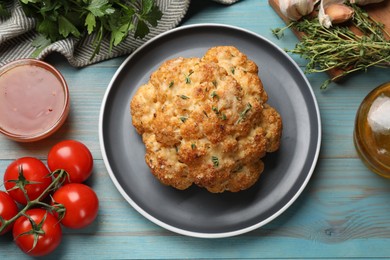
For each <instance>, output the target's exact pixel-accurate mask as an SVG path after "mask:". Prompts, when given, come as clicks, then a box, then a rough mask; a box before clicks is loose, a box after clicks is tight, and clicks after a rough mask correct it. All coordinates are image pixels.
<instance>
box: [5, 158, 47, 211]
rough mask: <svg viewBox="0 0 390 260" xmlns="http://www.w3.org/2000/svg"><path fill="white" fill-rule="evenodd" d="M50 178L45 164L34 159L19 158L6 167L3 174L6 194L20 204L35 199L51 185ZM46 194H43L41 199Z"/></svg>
mask: <svg viewBox="0 0 390 260" xmlns="http://www.w3.org/2000/svg"><path fill="white" fill-rule="evenodd" d="M51 182H52V177H51V176H50V172H49V170H48V169H47V167H46V166H45V164H44V163H43V162H42V161H41V160H39V159H37V158H34V157H21V158H19V159H17V160H15V161H13V162H12V163H11V164H10V165H8V167H7V169H6V170H5V174H4V186H5V189H6V190H7V192H8V194H9V195H10V196H11V197H12V198H13V199H14V200H15V201H16V202H19V203H20V204H23V205H26V204H27V198H26V196H27V197H28V199H29V200H30V201H31V200H35V199H37V198H38V197H39V196H41V194H42V193H43V192H44V191H45V190H46V189H47V187H48V186H49V185H50V184H51ZM46 195H47V194H43V195H42V197H41V199H43V198H44V197H45V196H46Z"/></svg>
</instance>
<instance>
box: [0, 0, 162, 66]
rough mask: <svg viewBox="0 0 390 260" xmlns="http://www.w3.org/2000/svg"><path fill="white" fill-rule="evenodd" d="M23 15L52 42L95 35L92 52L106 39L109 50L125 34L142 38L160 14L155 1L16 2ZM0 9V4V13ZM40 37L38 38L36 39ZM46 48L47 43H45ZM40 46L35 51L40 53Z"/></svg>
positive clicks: (120, 40)
mask: <svg viewBox="0 0 390 260" xmlns="http://www.w3.org/2000/svg"><path fill="white" fill-rule="evenodd" d="M20 2H21V4H22V7H23V11H24V12H25V14H26V15H27V16H30V17H33V18H35V20H36V30H37V32H38V33H39V34H41V35H42V36H43V37H44V38H46V39H49V40H50V41H51V43H52V42H55V41H58V40H62V39H66V38H69V37H75V38H82V37H86V36H87V35H91V34H95V37H94V45H93V46H94V48H95V50H94V53H93V55H92V57H91V59H92V58H93V57H94V55H96V54H97V53H99V50H100V46H101V44H102V41H103V39H104V38H105V37H106V36H108V37H109V41H110V51H111V50H112V48H113V47H115V46H117V45H119V44H120V43H122V42H123V41H124V40H125V39H126V38H127V37H128V36H129V35H133V36H134V37H135V38H144V37H145V36H146V35H147V34H149V33H150V27H156V26H157V25H158V21H159V20H160V19H161V17H162V12H161V11H160V9H159V7H158V6H157V5H156V3H155V0H127V1H123V0H122V1H120V0H77V1H51V0H20ZM3 9H4V7H3V6H2V5H1V4H0V13H1V12H2V10H3ZM39 37H41V36H39ZM45 45H46V46H47V44H45ZM42 46H44V45H42V44H40V45H39V47H37V50H36V52H38V51H39V50H43V49H42V48H41V47H42Z"/></svg>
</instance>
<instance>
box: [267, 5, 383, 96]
mask: <svg viewBox="0 0 390 260" xmlns="http://www.w3.org/2000/svg"><path fill="white" fill-rule="evenodd" d="M351 7H352V8H353V9H354V11H355V13H354V16H353V19H352V21H351V22H350V23H351V24H352V25H353V26H355V27H356V28H358V29H359V30H360V31H361V32H362V35H359V34H356V33H355V32H352V31H351V30H350V29H349V27H348V26H345V25H335V26H333V27H330V28H325V27H323V26H322V25H321V24H320V23H319V21H318V18H310V17H305V18H303V19H301V20H299V21H295V22H292V23H290V24H289V25H288V26H287V27H284V28H277V29H274V30H273V33H274V35H275V36H276V37H277V38H280V37H282V36H283V31H284V30H285V29H287V28H292V29H294V30H297V31H299V32H302V33H303V34H304V36H303V37H302V39H301V42H299V43H298V44H297V45H296V46H295V48H294V49H292V50H286V51H287V52H289V53H293V54H297V55H300V56H301V57H303V58H305V59H307V60H308V63H307V65H306V68H305V73H315V72H324V71H330V70H338V71H340V73H338V74H337V75H336V76H334V77H332V78H331V79H329V80H326V81H325V82H324V83H323V84H322V85H321V88H322V89H324V88H326V87H327V86H328V85H329V83H330V82H332V81H335V80H337V79H339V78H341V77H344V76H345V75H347V74H350V73H352V72H355V71H366V70H367V69H368V68H369V67H389V66H390V41H389V40H386V37H385V34H386V35H387V36H390V35H389V34H388V33H387V32H386V31H385V30H384V25H383V24H381V23H379V22H377V21H374V20H373V19H372V18H371V17H370V16H369V15H368V13H367V12H366V11H364V10H363V9H361V8H360V7H358V6H356V5H353V4H352V5H351Z"/></svg>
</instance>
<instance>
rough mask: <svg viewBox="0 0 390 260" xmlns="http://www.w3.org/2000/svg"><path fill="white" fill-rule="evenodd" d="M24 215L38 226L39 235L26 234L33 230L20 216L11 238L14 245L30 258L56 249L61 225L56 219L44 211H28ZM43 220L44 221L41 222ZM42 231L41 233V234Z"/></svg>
mask: <svg viewBox="0 0 390 260" xmlns="http://www.w3.org/2000/svg"><path fill="white" fill-rule="evenodd" d="M26 215H28V216H30V218H31V219H32V220H33V222H35V224H36V225H38V226H40V224H41V223H42V222H43V223H42V225H41V227H40V231H41V232H40V233H39V234H38V233H36V235H35V236H34V234H26V232H31V230H33V228H32V225H31V223H30V220H29V219H28V218H27V217H25V216H21V217H20V218H18V219H17V220H16V221H15V225H14V228H13V230H12V231H13V232H12V233H13V236H14V240H15V243H16V244H17V245H18V247H19V248H20V249H21V250H22V251H23V252H24V253H26V254H28V255H31V256H43V255H47V254H49V253H50V252H52V251H53V250H54V249H56V248H57V247H58V246H59V244H60V242H61V239H62V230H61V225H60V223H59V222H58V219H57V218H56V217H54V216H53V215H52V214H51V213H49V212H48V211H46V210H44V209H30V210H27V211H26ZM45 217H46V218H45ZM43 219H44V221H42V220H43ZM42 231H43V232H42ZM35 237H36V239H37V243H36V245H35V247H34V238H35Z"/></svg>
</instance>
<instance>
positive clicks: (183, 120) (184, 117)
mask: <svg viewBox="0 0 390 260" xmlns="http://www.w3.org/2000/svg"><path fill="white" fill-rule="evenodd" d="M179 119H180V120H181V121H182V122H183V123H184V122H185V121H187V119H188V117H187V116H181V117H179Z"/></svg>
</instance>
